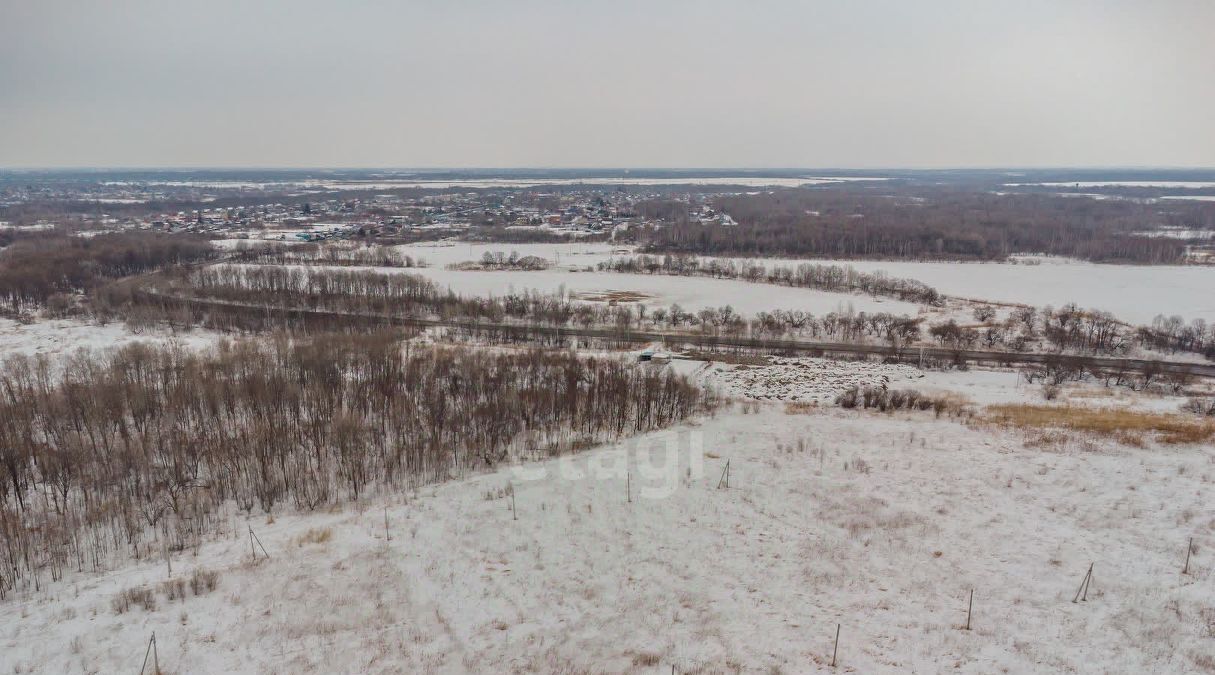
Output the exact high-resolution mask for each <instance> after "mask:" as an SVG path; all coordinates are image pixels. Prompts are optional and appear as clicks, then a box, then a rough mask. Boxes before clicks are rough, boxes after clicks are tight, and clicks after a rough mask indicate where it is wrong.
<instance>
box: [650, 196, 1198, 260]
mask: <svg viewBox="0 0 1215 675" xmlns="http://www.w3.org/2000/svg"><path fill="white" fill-rule="evenodd" d="M670 206H672V207H673V206H674V203H671V204H670ZM713 206H714V207H716V208H717V209H719V210H720V211H722V212H725V213H727V214H729V215H730V216H731V217H732V218H734V220H736V221H737V222H738V225H737V226H723V225H717V224H702V223H701V222H700V221H699V220H698V219H695V218H692V217H691V216H690V214H689V213H688V212H687V211H686V210H680V209H676V208H667V209H659V208H658V207H657V206H656V205H651V206H650V208H649V210H651V211H661V212H662V214H663V215H664V216H665V217H667V218H670V220H671V223H672V224H671V225H670V226H669V227H665V228H656V229H652V230H649V231H647V232H645V233H643V234H642V235H640V236H641V239H642V243H644V244H646V248H647V250H648V251H650V252H656V253H657V252H661V253H697V254H702V255H743V256H804V257H830V258H844V259H849V258H880V259H913V260H999V259H1003V258H1005V257H1007V256H1009V255H1012V254H1016V253H1043V254H1049V255H1060V256H1069V257H1075V258H1081V259H1084V260H1091V261H1093V262H1121V263H1138V264H1163V263H1176V262H1180V261H1181V260H1182V259H1183V257H1184V255H1185V252H1186V246H1187V244H1186V242H1184V241H1181V240H1178V239H1172V238H1166V237H1151V236H1143V235H1142V233H1143V232H1145V231H1149V230H1153V229H1156V228H1159V227H1184V228H1189V229H1212V228H1215V204H1210V203H1195V204H1180V203H1170V204H1168V205H1167V206H1166V205H1163V204H1161V203H1149V202H1138V201H1130V200H1117V199H1091V198H1087V197H1060V196H1057V195H1037V194H995V193H986V192H972V191H958V190H955V189H940V190H914V191H907V190H903V191H899V190H874V189H872V188H855V189H852V190H842V189H831V190H778V191H772V192H763V193H754V194H741V195H733V196H726V197H721V198H718V199H716V200H715V201H714V202H713Z"/></svg>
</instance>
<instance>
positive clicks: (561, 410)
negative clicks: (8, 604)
mask: <svg viewBox="0 0 1215 675" xmlns="http://www.w3.org/2000/svg"><path fill="white" fill-rule="evenodd" d="M709 396H710V395H709V394H707V393H705V392H702V391H701V390H699V389H697V388H696V387H695V386H694V385H692V384H691V383H690V382H689V381H688V380H687V379H686V378H684V377H683V376H680V375H676V374H674V373H672V372H671V371H670V370H654V369H650V368H643V367H640V366H637V365H635V364H632V363H629V362H626V361H623V360H620V359H616V358H607V359H604V358H599V359H580V358H577V357H576V356H574V355H572V354H570V353H568V352H544V351H538V350H533V351H527V352H519V353H496V352H486V351H481V350H465V349H450V348H448V349H438V348H433V349H432V348H427V349H419V348H416V347H412V346H410V345H408V344H404V345H403V344H402V343H401V342H400V341H399V340H398V339H397V338H396V336H394V335H392V334H387V333H377V334H372V335H324V336H317V337H314V338H312V339H308V340H290V339H288V338H286V337H279V338H277V339H275V340H272V341H253V342H240V343H235V344H229V343H221V345H220V346H219V347H218V348H216V349H215V350H212V351H207V352H201V353H195V352H190V351H185V350H182V349H179V348H170V347H165V348H153V347H149V346H146V345H141V344H135V345H132V346H129V347H125V348H122V349H119V350H116V351H114V352H110V353H107V354H105V355H104V356H91V355H87V354H81V355H76V356H74V357H71V358H70V359H68V360H66V361H64V362H63V363H61V364H57V365H56V366H55V367H52V365H51V364H50V362H49V361H47V360H45V359H29V358H25V357H14V358H10V359H8V360H7V361H5V362H4V364H3V368H0V570H3V571H0V593H3V592H4V591H5V590H6V589H8V588H12V587H14V586H15V585H17V584H18V583H25V584H36V583H37V581H38V577H39V576H40V575H42V574H46V573H48V572H49V574H50V576H51V577H52V579H56V578H59V577H60V576H61V574H62V572H63V571H64V570H65V569H66V568H69V567H72V568H76V569H84V568H86V567H87V568H90V569H102V568H103V566H104V565H105V564H106V562H107V561H108V560H109V559H110V557H111V556H112V555H113V554H115V553H121V552H129V553H130V554H132V555H134V556H136V557H139V556H143V555H155V556H159V555H161V554H162V552H163V550H164V547H165V546H166V545H167V546H168V548H169V550H170V551H175V550H182V549H184V548H186V547H190V546H197V545H198V543H199V541H200V539H201V537H202V536H203V535H204V534H205V533H207V532H211V531H214V530H215V529H216V528H217V527H221V526H222V522H223V518H222V517H218V516H217V514H216V510H217V508H218V507H219V506H220V505H222V504H226V503H233V504H235V505H236V506H237V507H238V508H240V509H242V510H245V511H251V510H252V509H254V508H260V509H262V510H264V511H266V512H269V511H270V510H271V509H273V508H274V507H276V506H278V505H281V504H289V505H292V506H294V507H296V508H301V509H314V508H317V507H320V506H322V505H326V504H332V503H335V502H341V501H345V500H356V499H359V498H360V496H362V495H364V494H366V493H367V492H368V491H370V490H374V489H392V488H406V487H410V486H416V485H418V484H421V483H431V482H437V481H442V480H445V479H447V478H450V477H453V476H460V475H464V474H466V473H467V472H469V471H474V470H477V469H479V468H482V467H488V466H493V465H495V464H498V463H500V462H503V461H507V460H509V459H512V458H538V457H544V456H548V455H550V454H556V453H559V452H564V451H569V450H572V449H575V448H578V447H585V446H587V445H590V444H593V443H596V442H600V441H604V440H609V439H615V438H618V437H620V436H622V435H625V434H630V433H635V432H642V431H646V430H650V429H655V428H660V427H665V426H668V425H670V424H673V423H675V422H677V421H679V420H682V419H684V418H686V417H687V416H689V415H691V414H694V413H696V412H698V411H700V410H702V409H704V408H705V407H706V406H709V405H712V403H713V401H712V399H711V398H710V397H709ZM152 542H156V543H155V544H153V543H152Z"/></svg>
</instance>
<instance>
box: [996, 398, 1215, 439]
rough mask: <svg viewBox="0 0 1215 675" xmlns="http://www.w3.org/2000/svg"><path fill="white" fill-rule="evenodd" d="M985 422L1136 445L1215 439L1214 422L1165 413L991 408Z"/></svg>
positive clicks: (1105, 409)
mask: <svg viewBox="0 0 1215 675" xmlns="http://www.w3.org/2000/svg"><path fill="white" fill-rule="evenodd" d="M983 419H984V420H985V421H988V422H991V423H993V424H998V425H1000V426H1007V427H1015V428H1023V429H1070V430H1073V431H1080V432H1088V433H1093V434H1097V435H1099V436H1105V437H1110V438H1114V439H1116V440H1120V441H1122V442H1131V443H1132V444H1136V443H1137V442H1138V441H1141V440H1142V437H1143V436H1147V435H1153V436H1157V437H1158V438H1159V440H1160V441H1161V442H1163V443H1203V442H1206V441H1209V440H1211V439H1212V438H1215V422H1208V421H1204V420H1199V419H1194V418H1190V417H1185V416H1182V415H1173V414H1166V413H1152V412H1137V411H1131V410H1119V409H1116V408H1087V407H1078V406H1046V405H1022V404H1007V405H992V406H988V407H987V408H986V410H985V413H984V415H983Z"/></svg>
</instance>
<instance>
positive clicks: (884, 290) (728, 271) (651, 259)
mask: <svg viewBox="0 0 1215 675" xmlns="http://www.w3.org/2000/svg"><path fill="white" fill-rule="evenodd" d="M599 269H600V270H611V271H613V272H631V273H635V274H639V273H645V274H675V275H680V276H705V277H713V278H715V279H723V278H724V279H742V280H744V281H752V282H757V283H767V284H778V285H781V286H794V287H797V288H813V289H816V290H820V291H829V292H836V293H839V292H845V293H847V292H859V293H866V294H869V295H882V296H887V297H891V298H897V299H899V300H905V301H907V302H918V303H922V304H926V305H933V306H940V305H942V304H944V299H943V298H942V296H941V294H940V293H938V292H937V290H936V289H935V288H933V287H931V286H929V285H928V284H925V283H923V282H921V281H916V280H915V279H901V278H898V277H888V276H886V275H885V274H883V273H881V272H875V273H867V272H859V271H857V270H856V269H854V268H852V267H848V266H844V265H821V264H815V263H802V264H800V265H798V266H797V267H787V266H783V265H774V266H772V267H770V268H769V267H765V266H764V265H763V264H762V263H757V262H752V261H749V260H743V261H734V260H717V259H710V260H706V261H702V260H700V259H698V258H697V257H695V256H688V255H664V256H649V255H638V256H631V257H627V258H613V259H611V260H608V261H605V262H601V263H599Z"/></svg>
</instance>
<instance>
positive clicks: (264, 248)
mask: <svg viewBox="0 0 1215 675" xmlns="http://www.w3.org/2000/svg"><path fill="white" fill-rule="evenodd" d="M241 244H244V245H238V246H237V247H236V248H235V249H233V251H232V253H231V254H230V256H229V260H232V261H233V262H242V263H254V264H261V265H337V266H354V267H404V268H409V267H425V266H426V263H425V262H424V261H423V260H421V259H419V258H415V257H413V256H411V255H406V254H404V253H402V252H400V251H398V250H396V249H395V248H392V247H391V246H381V245H378V244H361V243H357V242H341V243H329V244H325V245H321V244H317V243H300V244H274V243H271V244H248V243H245V242H241Z"/></svg>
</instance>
